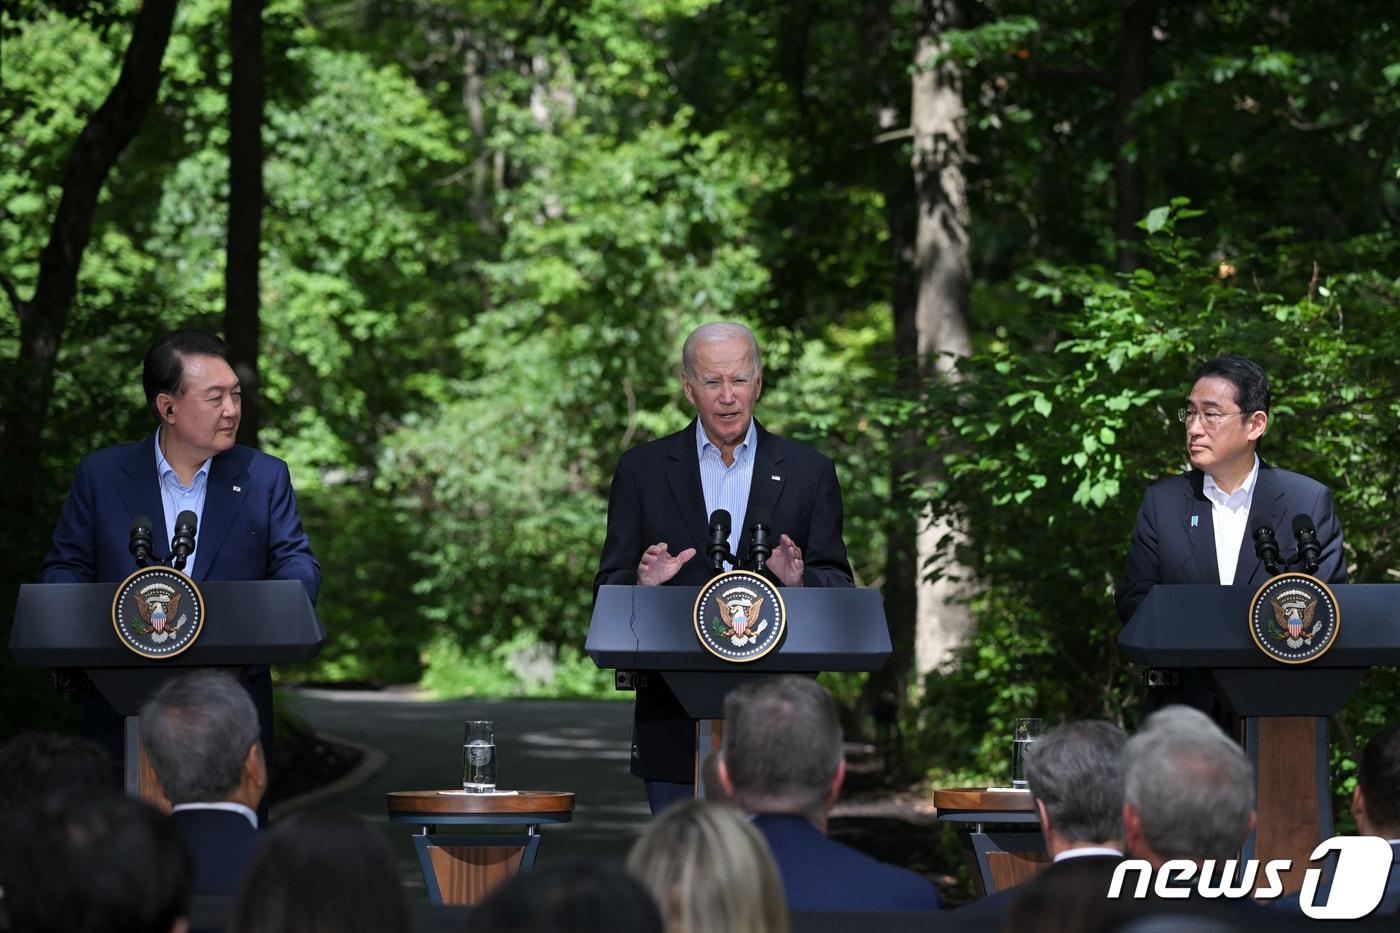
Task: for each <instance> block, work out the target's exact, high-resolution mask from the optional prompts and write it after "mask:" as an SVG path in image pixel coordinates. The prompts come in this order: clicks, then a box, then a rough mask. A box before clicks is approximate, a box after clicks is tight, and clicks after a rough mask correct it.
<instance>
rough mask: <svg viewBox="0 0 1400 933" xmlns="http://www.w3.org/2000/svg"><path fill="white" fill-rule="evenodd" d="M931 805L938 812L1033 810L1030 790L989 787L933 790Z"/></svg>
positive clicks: (1032, 811)
mask: <svg viewBox="0 0 1400 933" xmlns="http://www.w3.org/2000/svg"><path fill="white" fill-rule="evenodd" d="M933 805H934V806H935V807H937V808H938V814H939V815H940V816H942V815H943V814H944V813H945V812H953V811H959V812H966V813H1007V812H1022V811H1024V812H1026V813H1034V812H1035V802H1034V801H1033V800H1032V799H1031V795H1030V791H1024V790H1003V789H995V790H993V789H989V788H986V787H947V788H943V789H942V790H935V791H934V792H933Z"/></svg>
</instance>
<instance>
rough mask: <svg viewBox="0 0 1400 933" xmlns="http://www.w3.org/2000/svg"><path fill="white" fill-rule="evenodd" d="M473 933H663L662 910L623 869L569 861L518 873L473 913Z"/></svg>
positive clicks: (590, 861)
mask: <svg viewBox="0 0 1400 933" xmlns="http://www.w3.org/2000/svg"><path fill="white" fill-rule="evenodd" d="M467 929H468V930H470V931H472V933H662V930H663V929H664V924H663V922H662V920H661V910H660V908H658V907H657V906H656V902H655V901H654V900H652V897H651V894H649V893H648V892H647V889H646V888H645V887H643V886H642V883H641V882H640V881H638V880H637V879H636V878H634V877H632V876H631V875H630V874H628V873H627V871H626V870H625V869H624V868H623V867H622V866H621V865H615V864H611V863H608V862H600V861H598V860H596V859H590V860H587V861H584V860H582V859H579V860H573V859H564V860H563V861H559V862H550V863H549V864H548V865H541V866H540V867H538V868H535V869H533V870H531V871H528V872H524V873H522V874H518V875H516V876H515V877H513V878H511V879H510V880H509V881H507V882H506V883H505V884H503V885H501V886H500V887H498V888H497V889H496V890H494V891H492V892H491V894H490V896H489V897H487V898H486V900H484V901H482V902H481V904H480V905H479V906H478V907H477V908H476V909H475V910H474V911H472V916H471V923H470V924H469V926H468V928H467Z"/></svg>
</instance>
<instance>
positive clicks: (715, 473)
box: [593, 322, 852, 812]
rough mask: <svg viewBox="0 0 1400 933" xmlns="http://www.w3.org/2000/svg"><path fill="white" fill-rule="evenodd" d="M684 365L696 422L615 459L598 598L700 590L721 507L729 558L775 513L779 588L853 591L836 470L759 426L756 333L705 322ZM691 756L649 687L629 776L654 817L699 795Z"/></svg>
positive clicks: (668, 710)
mask: <svg viewBox="0 0 1400 933" xmlns="http://www.w3.org/2000/svg"><path fill="white" fill-rule="evenodd" d="M681 357H682V359H681V363H682V367H681V369H682V372H681V387H682V389H683V390H684V391H685V397H686V399H687V400H688V401H689V402H690V403H691V404H692V405H694V406H695V411H696V415H697V417H696V420H695V421H694V422H692V423H691V424H690V425H688V426H687V427H685V428H684V429H682V430H680V431H678V432H676V433H675V434H672V435H670V436H668V437H663V438H660V439H659V440H655V441H651V442H650V443H647V444H643V445H641V446H640V447H635V448H633V449H632V450H629V451H627V453H625V454H623V455H622V458H621V460H619V461H618V464H617V470H616V472H615V473H614V474H613V482H612V493H611V496H610V497H609V500H608V531H607V538H606V540H605V541H604V542H603V555H602V558H601V560H600V561H599V566H598V574H597V576H596V577H594V580H593V586H594V589H595V591H596V589H597V588H598V587H599V586H601V585H603V584H633V585H638V586H660V585H663V584H666V585H672V586H689V587H698V586H701V585H703V584H704V583H706V582H707V581H708V580H709V579H710V578H711V576H713V574H714V570H713V569H712V567H711V566H710V564H709V563H708V562H707V561H706V560H704V558H703V557H702V558H698V559H697V555H698V554H701V553H702V552H703V551H704V550H705V545H706V543H707V541H708V537H709V536H708V528H709V516H710V515H711V514H713V513H714V512H715V511H716V510H718V509H724V510H726V511H728V512H729V513H730V516H731V531H730V536H729V541H728V544H729V550H730V552H731V553H733V554H736V555H741V556H742V555H746V554H747V553H748V552H749V548H750V545H751V531H750V529H749V527H748V525H749V523H748V522H747V521H746V518H748V517H751V516H754V515H755V514H757V513H760V512H762V513H764V514H767V515H768V516H770V527H771V528H772V530H773V531H774V532H776V533H777V534H778V544H777V547H776V548H775V549H774V550H773V554H772V556H771V557H770V558H769V559H768V562H767V567H768V570H769V571H770V575H771V576H773V577H775V578H776V579H777V581H779V582H780V583H781V585H783V586H851V585H852V577H851V567H850V564H849V562H848V561H847V560H846V545H845V543H844V542H843V541H842V539H841V521H842V510H841V487H840V485H839V484H838V483H837V480H836V469H835V467H834V466H833V465H832V463H831V461H830V460H829V459H827V458H826V457H824V456H823V455H822V454H820V453H818V452H817V451H816V450H814V449H812V448H811V447H808V446H806V445H803V444H798V443H795V442H793V441H789V440H786V439H784V438H781V437H778V436H777V435H775V434H770V433H769V432H767V431H765V430H764V429H763V428H762V427H761V426H760V425H759V424H758V422H757V421H755V420H754V417H753V411H754V406H755V404H757V402H758V398H759V396H760V395H761V394H762V391H763V362H762V358H761V356H760V354H759V349H758V342H757V341H756V340H755V339H754V336H753V334H752V332H750V331H749V329H748V328H747V327H744V326H743V325H741V324H731V323H725V322H717V323H711V324H705V325H702V326H700V327H698V328H696V329H695V330H694V331H693V332H692V333H691V334H690V336H689V337H687V338H686V341H685V347H684V349H683V350H682V354H681ZM678 624H679V623H678ZM694 757H695V730H694V726H693V724H692V722H691V720H690V719H689V717H687V716H686V715H685V711H684V710H683V709H682V708H681V706H680V704H679V703H678V702H677V700H676V698H675V696H674V694H672V692H671V690H670V689H669V688H668V687H667V686H666V685H665V684H664V683H662V682H661V681H660V679H659V678H656V677H652V678H649V679H647V680H646V681H645V683H643V684H642V685H640V686H639V687H638V690H637V703H636V709H635V715H634V720H633V731H632V773H633V774H635V775H637V776H638V777H640V778H643V779H644V780H645V781H646V782H647V799H648V801H649V802H650V803H651V807H652V812H656V811H657V810H659V809H661V808H662V807H663V806H665V805H666V804H667V803H670V802H672V801H673V800H676V799H680V798H682V797H688V796H692V795H693V794H694V780H695V778H694V773H693V769H694Z"/></svg>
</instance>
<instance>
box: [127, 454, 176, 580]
mask: <svg viewBox="0 0 1400 933" xmlns="http://www.w3.org/2000/svg"><path fill="white" fill-rule="evenodd" d="M117 495H119V496H121V500H122V505H124V506H126V513H127V515H128V516H130V517H131V518H133V519H134V518H135V517H136V516H138V515H144V516H146V517H147V518H149V519H150V520H151V530H152V531H154V532H155V535H154V537H155V539H156V540H155V541H154V542H153V543H154V550H155V551H156V556H161V555H164V554H169V553H170V529H169V528H166V527H165V506H164V504H162V502H161V497H160V477H159V476H157V475H156V450H155V440H154V438H152V439H150V440H148V441H147V442H145V443H141V444H137V445H136V450H135V451H134V452H133V453H132V455H131V457H130V458H128V459H127V461H126V463H124V464H122V472H121V475H120V476H119V477H117ZM161 529H164V533H162V532H161Z"/></svg>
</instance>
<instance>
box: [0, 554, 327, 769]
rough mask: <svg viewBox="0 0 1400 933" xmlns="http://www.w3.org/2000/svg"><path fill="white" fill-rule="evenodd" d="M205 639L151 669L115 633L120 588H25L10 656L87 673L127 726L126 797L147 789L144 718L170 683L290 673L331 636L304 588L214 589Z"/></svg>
mask: <svg viewBox="0 0 1400 933" xmlns="http://www.w3.org/2000/svg"><path fill="white" fill-rule="evenodd" d="M199 589H200V592H201V593H203V595H204V607H205V619H204V629H203V631H202V632H201V633H200V635H199V638H198V639H197V640H196V641H195V643H194V644H193V645H191V646H190V647H189V649H188V650H186V651H185V652H184V653H182V654H179V655H176V656H175V657H173V658H164V659H160V660H151V659H147V658H143V657H140V656H139V655H136V654H134V653H132V652H131V651H130V650H128V649H127V648H126V647H125V646H124V645H122V643H121V641H120V640H119V639H118V638H117V633H116V631H115V629H113V627H112V599H113V597H114V596H115V595H116V591H117V584H114V583H29V584H25V585H24V586H22V587H20V591H19V600H18V602H17V603H16V604H15V620H14V627H13V629H12V630H11V632H10V654H12V655H13V656H14V658H15V660H16V661H17V662H18V663H19V664H20V665H21V666H24V667H53V668H79V669H81V670H82V671H83V672H84V673H86V674H87V676H88V679H90V680H91V681H92V683H93V685H94V686H95V687H96V689H97V690H98V692H100V693H101V694H102V696H103V697H105V698H106V700H107V702H108V703H110V704H112V708H113V709H114V710H116V711H117V712H118V713H119V714H121V715H122V716H125V717H126V762H125V772H126V788H127V791H128V792H130V793H136V792H137V791H138V789H139V788H140V786H141V785H140V776H141V775H140V769H139V762H140V750H139V743H138V736H137V729H136V726H137V719H136V714H137V713H138V712H139V711H140V708H141V704H142V703H143V702H144V701H145V699H146V697H148V696H149V695H150V694H151V693H153V692H154V691H155V690H156V689H157V688H159V687H160V685H161V684H162V683H164V682H165V681H166V680H167V679H169V678H171V677H174V676H175V675H177V674H179V673H181V672H182V671H187V670H189V669H190V668H195V667H243V666H245V665H249V664H285V663H290V662H294V661H306V660H310V659H311V658H314V657H315V656H316V654H317V652H319V651H320V650H321V644H322V643H323V642H324V641H325V640H326V630H325V629H324V628H322V627H321V622H320V620H319V619H317V618H316V612H315V610H313V609H312V608H311V600H310V598H309V597H308V596H307V595H306V588H305V587H303V586H302V585H301V583H299V582H298V581H296V580H250V581H246V582H218V581H211V582H206V583H201V584H199Z"/></svg>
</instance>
